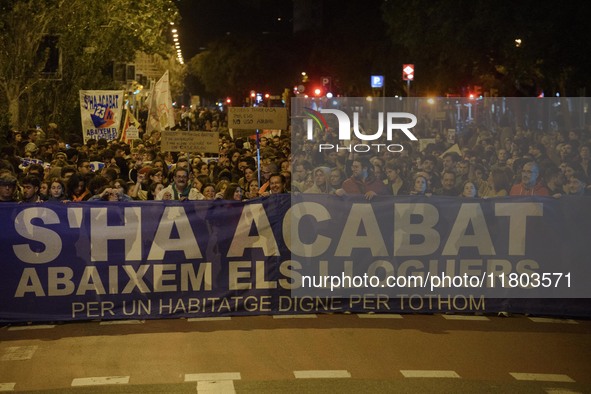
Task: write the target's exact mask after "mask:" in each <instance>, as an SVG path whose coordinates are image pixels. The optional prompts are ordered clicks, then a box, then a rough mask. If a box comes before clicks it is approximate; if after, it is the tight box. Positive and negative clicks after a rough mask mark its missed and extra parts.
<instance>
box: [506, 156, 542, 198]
mask: <svg viewBox="0 0 591 394" xmlns="http://www.w3.org/2000/svg"><path fill="white" fill-rule="evenodd" d="M539 175H540V167H539V166H538V163H536V162H535V161H530V162H527V163H525V164H524V165H523V169H522V170H521V182H520V183H518V184H516V185H513V187H511V191H510V192H509V195H510V196H548V195H550V193H549V192H548V188H547V187H546V186H544V184H543V183H542V181H541V180H540V179H539Z"/></svg>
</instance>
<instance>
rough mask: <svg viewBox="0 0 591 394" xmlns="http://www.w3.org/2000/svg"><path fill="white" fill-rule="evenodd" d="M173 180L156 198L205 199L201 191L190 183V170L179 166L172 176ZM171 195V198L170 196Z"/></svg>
mask: <svg viewBox="0 0 591 394" xmlns="http://www.w3.org/2000/svg"><path fill="white" fill-rule="evenodd" d="M172 180H173V182H172V183H171V184H170V185H169V186H167V187H165V188H164V189H162V190H161V191H160V193H158V194H157V195H156V200H178V201H185V200H203V199H205V197H204V196H203V194H201V192H200V191H199V190H197V189H195V188H194V187H192V186H191V184H190V183H189V170H188V169H186V168H184V167H177V168H176V169H175V170H174V172H173V176H172ZM168 196H170V198H168Z"/></svg>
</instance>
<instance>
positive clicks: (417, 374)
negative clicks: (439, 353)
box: [400, 369, 460, 378]
mask: <svg viewBox="0 0 591 394" xmlns="http://www.w3.org/2000/svg"><path fill="white" fill-rule="evenodd" d="M400 373H401V374H402V375H403V376H404V377H405V378H459V377H460V375H458V374H457V373H456V372H455V371H438V370H428V369H417V370H408V369H406V370H403V369H401V370H400Z"/></svg>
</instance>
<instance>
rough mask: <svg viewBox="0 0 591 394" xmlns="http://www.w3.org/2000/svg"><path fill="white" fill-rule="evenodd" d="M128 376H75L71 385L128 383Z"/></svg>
mask: <svg viewBox="0 0 591 394" xmlns="http://www.w3.org/2000/svg"><path fill="white" fill-rule="evenodd" d="M128 383H129V376H97V377H92V378H76V379H74V380H72V387H81V386H104V385H110V384H128Z"/></svg>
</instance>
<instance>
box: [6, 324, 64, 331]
mask: <svg viewBox="0 0 591 394" xmlns="http://www.w3.org/2000/svg"><path fill="white" fill-rule="evenodd" d="M48 328H55V325H54V324H38V325H33V326H12V327H8V331H24V330H45V329H48Z"/></svg>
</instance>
